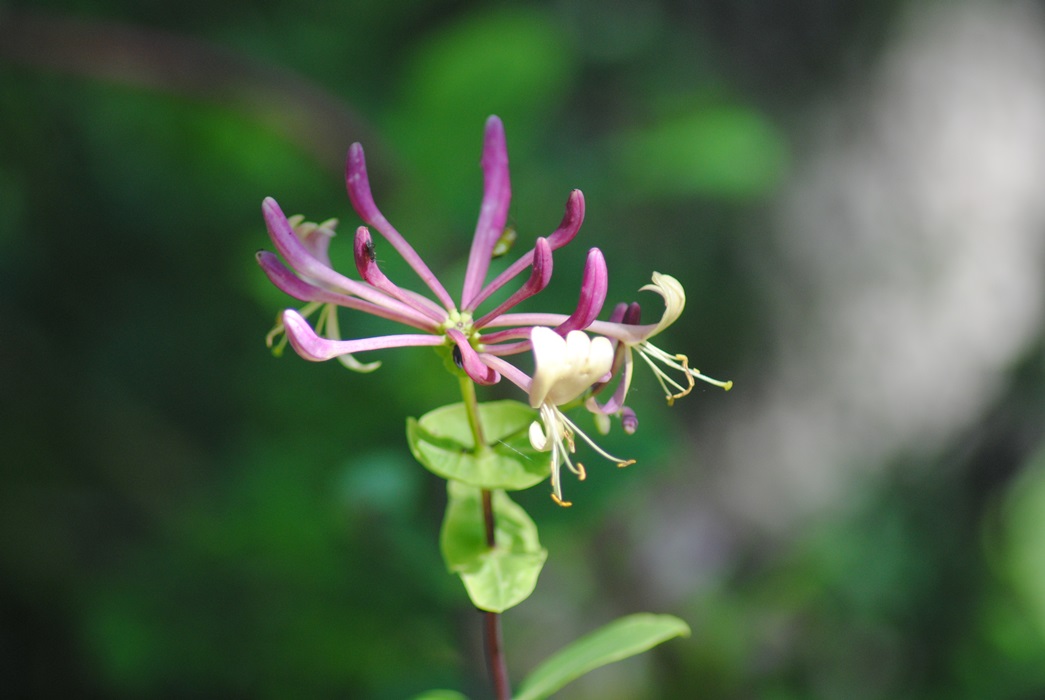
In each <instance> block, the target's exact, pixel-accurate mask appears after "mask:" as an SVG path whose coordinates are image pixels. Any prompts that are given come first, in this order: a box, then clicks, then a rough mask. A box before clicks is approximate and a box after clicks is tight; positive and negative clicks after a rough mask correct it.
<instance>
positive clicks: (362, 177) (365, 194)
mask: <svg viewBox="0 0 1045 700" xmlns="http://www.w3.org/2000/svg"><path fill="white" fill-rule="evenodd" d="M345 186H346V187H347V189H348V198H349V199H351V200H352V207H353V208H354V209H355V210H356V213H357V214H359V217H360V218H361V219H363V221H365V222H366V223H368V224H370V225H371V226H372V227H373V228H375V229H377V232H378V233H380V234H381V235H382V236H384V237H385V240H387V241H388V242H389V243H391V244H392V247H393V248H395V249H396V252H398V253H399V254H400V255H401V256H402V257H403V259H404V260H406V262H407V264H408V265H410V267H411V268H413V270H414V272H416V273H417V276H418V277H420V278H421V280H422V281H423V282H424V283H425V284H426V285H428V288H429V289H431V290H432V293H433V294H435V296H436V298H437V299H439V302H440V303H441V304H442V305H443V306H444V307H446V310H447V311H451V310H453V309H454V308H455V307H454V302H453V299H451V298H450V295H449V294H448V293H447V291H446V289H445V288H444V287H443V285H442V284H440V282H439V280H438V279H437V278H436V276H435V275H434V274H432V271H431V270H430V269H428V265H426V264H425V261H424V260H422V259H421V256H420V255H418V254H417V251H415V250H414V248H413V246H411V245H410V244H409V243H407V242H406V239H405V238H403V236H402V235H401V234H400V233H399V232H398V231H396V230H395V228H394V227H393V226H392V224H390V223H388V219H386V218H385V217H384V215H383V214H382V213H381V211H380V210H379V209H378V208H377V205H376V204H374V195H373V194H372V193H371V191H370V178H369V177H368V176H367V172H366V158H365V156H364V155H363V146H362V145H360V144H358V143H354V144H352V145H351V146H350V147H349V149H348V159H347V161H346V163H345Z"/></svg>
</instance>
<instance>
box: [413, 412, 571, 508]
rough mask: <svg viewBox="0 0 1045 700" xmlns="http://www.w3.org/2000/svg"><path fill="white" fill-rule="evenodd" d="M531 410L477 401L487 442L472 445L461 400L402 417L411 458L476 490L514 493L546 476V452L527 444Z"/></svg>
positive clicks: (532, 413) (443, 475) (547, 462)
mask: <svg viewBox="0 0 1045 700" xmlns="http://www.w3.org/2000/svg"><path fill="white" fill-rule="evenodd" d="M535 417H536V416H535V414H534V411H533V409H531V408H530V407H529V406H527V405H526V404H523V403H519V402H518V401H491V402H488V403H483V404H479V419H480V421H481V422H482V428H483V437H484V439H485V440H486V443H487V444H486V445H483V446H482V448H481V449H479V450H476V449H475V440H474V439H473V438H472V430H471V427H470V426H469V425H468V414H467V413H466V411H465V408H464V404H461V403H455V404H451V405H449V406H443V407H442V408H437V409H435V410H434V411H429V412H428V413H426V414H425V415H423V416H421V418H420V420H414V419H413V418H411V419H409V420H407V424H406V437H407V443H408V444H409V445H410V452H411V453H412V454H413V455H414V458H415V459H416V460H417V461H418V462H420V463H421V464H422V465H424V467H425V468H426V469H428V470H429V471H430V472H432V473H433V474H435V475H437V476H440V477H442V478H444V479H454V480H456V481H463V482H464V483H466V484H470V485H472V486H476V487H478V488H481V489H489V490H495V489H504V490H507V491H518V490H521V489H528V488H530V487H531V486H534V485H536V484H539V483H540V482H542V481H544V480H545V479H547V478H548V474H549V473H550V471H551V463H550V461H549V458H548V455H547V454H546V453H543V452H538V451H537V450H535V449H533V446H531V445H530V440H529V437H528V430H529V427H530V423H532V422H533V420H534V418H535Z"/></svg>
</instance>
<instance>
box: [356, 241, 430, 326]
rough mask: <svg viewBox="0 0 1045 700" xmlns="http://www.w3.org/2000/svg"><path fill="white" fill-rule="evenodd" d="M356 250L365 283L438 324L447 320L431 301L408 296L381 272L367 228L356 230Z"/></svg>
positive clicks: (357, 265)
mask: <svg viewBox="0 0 1045 700" xmlns="http://www.w3.org/2000/svg"><path fill="white" fill-rule="evenodd" d="M354 248H355V259H356V269H357V270H358V271H359V276H360V277H362V278H363V281H364V282H366V283H367V284H370V285H373V286H374V287H377V288H378V289H380V290H381V291H382V292H385V293H386V294H388V295H389V296H392V297H395V298H396V299H398V300H399V301H401V302H403V303H404V304H406V305H408V306H410V307H411V308H413V309H416V310H417V311H418V312H419V313H422V314H424V315H425V316H427V317H428V318H430V319H432V320H433V321H434V322H435V323H436V324H440V323H442V322H443V321H445V320H446V313H447V312H446V311H444V310H443V309H441V308H440V307H439V306H438V305H437V304H435V303H434V302H432V300H431V299H427V298H425V297H423V296H420V295H418V294H408V293H407V291H406V290H404V289H401V288H400V287H398V286H396V284H395V283H394V282H392V281H391V280H390V279H388V277H386V276H385V273H383V272H381V268H380V267H379V266H378V264H377V255H376V254H375V252H374V241H373V239H372V238H371V237H370V231H368V230H367V227H366V226H360V227H359V228H358V229H356V238H355V245H354Z"/></svg>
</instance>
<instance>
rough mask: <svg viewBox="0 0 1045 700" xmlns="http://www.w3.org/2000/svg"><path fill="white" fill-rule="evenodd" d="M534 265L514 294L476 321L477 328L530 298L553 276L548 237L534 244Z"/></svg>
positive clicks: (546, 284)
mask: <svg viewBox="0 0 1045 700" xmlns="http://www.w3.org/2000/svg"><path fill="white" fill-rule="evenodd" d="M533 250H534V257H533V266H532V267H531V268H530V278H529V279H528V280H526V283H525V284H523V286H522V287H520V288H519V289H518V290H516V292H515V293H514V294H512V295H511V296H510V297H508V298H507V299H505V300H504V302H502V303H501V304H499V305H498V306H497V308H496V309H494V310H493V311H491V312H490V313H488V314H486V315H485V316H483V317H482V318H480V319H479V320H478V321H476V322H475V328H482V327H483V326H485V325H486V324H487V323H489V322H490V321H492V320H493V319H495V318H497V317H498V316H500V315H501V314H502V313H504V312H505V311H507V310H508V309H510V308H512V307H513V306H515V305H517V304H518V303H519V302H521V301H523V300H524V299H529V298H530V297H532V296H533V295H534V294H537V293H538V292H540V291H541V290H543V289H544V288H545V287H547V286H548V282H550V281H551V278H552V249H551V246H549V245H548V240H547V239H546V238H538V239H537V243H536V244H534V246H533Z"/></svg>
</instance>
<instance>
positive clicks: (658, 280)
mask: <svg viewBox="0 0 1045 700" xmlns="http://www.w3.org/2000/svg"><path fill="white" fill-rule="evenodd" d="M639 291H640V292H656V293H657V294H659V295H660V296H661V297H663V298H664V314H663V315H662V316H661V317H660V322H659V323H658V324H657V326H656V328H654V329H653V332H652V333H650V334H649V335H647V336H646V337H647V338H652V337H653V336H655V335H657V333H660V332H661V331H662V330H664V329H665V328H667V327H668V326H670V325H671V324H673V323H674V322H675V321H677V320H678V318H679V316H681V315H682V310H683V309H684V308H686V290H685V289H683V288H682V285H681V284H680V283H679V281H678V280H677V279H675V278H674V277H672V276H671V275H662V274H660V273H659V272H654V273H653V284H647V285H645V286H644V287H640V288H639Z"/></svg>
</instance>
